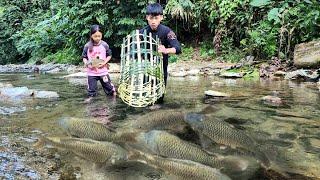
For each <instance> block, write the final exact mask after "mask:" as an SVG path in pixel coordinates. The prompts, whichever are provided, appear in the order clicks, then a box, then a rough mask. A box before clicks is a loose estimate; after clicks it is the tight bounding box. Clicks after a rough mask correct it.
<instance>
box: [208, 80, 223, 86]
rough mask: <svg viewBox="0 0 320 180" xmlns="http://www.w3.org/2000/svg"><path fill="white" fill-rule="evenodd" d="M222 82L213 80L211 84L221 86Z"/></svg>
mask: <svg viewBox="0 0 320 180" xmlns="http://www.w3.org/2000/svg"><path fill="white" fill-rule="evenodd" d="M223 84H224V83H223V82H220V81H213V82H211V85H212V86H223Z"/></svg>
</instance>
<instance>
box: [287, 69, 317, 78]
mask: <svg viewBox="0 0 320 180" xmlns="http://www.w3.org/2000/svg"><path fill="white" fill-rule="evenodd" d="M318 71H319V70H316V71H311V70H305V69H298V70H296V71H292V72H288V73H286V76H285V79H297V78H302V79H305V80H316V79H318V78H319V77H320V74H319V72H318Z"/></svg>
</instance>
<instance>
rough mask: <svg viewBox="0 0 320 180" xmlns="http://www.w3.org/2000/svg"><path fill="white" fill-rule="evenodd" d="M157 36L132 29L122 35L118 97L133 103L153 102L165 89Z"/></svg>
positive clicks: (149, 103)
mask: <svg viewBox="0 0 320 180" xmlns="http://www.w3.org/2000/svg"><path fill="white" fill-rule="evenodd" d="M158 46H159V38H158V37H156V38H155V39H154V38H153V37H152V34H151V33H150V34H147V33H146V32H144V33H143V34H140V33H139V30H136V31H133V32H132V33H131V34H129V35H128V36H127V37H126V38H124V39H123V43H122V46H121V69H120V82H119V87H118V93H119V97H120V98H121V99H122V100H123V101H124V102H125V103H126V104H128V105H130V106H133V107H145V106H148V105H152V104H154V103H155V102H156V100H157V99H159V98H160V97H161V96H162V95H163V94H164V92H165V85H164V76H163V62H162V60H161V58H160V54H159V53H158V52H157V50H158Z"/></svg>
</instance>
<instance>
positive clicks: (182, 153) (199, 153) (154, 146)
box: [132, 130, 260, 179]
mask: <svg viewBox="0 0 320 180" xmlns="http://www.w3.org/2000/svg"><path fill="white" fill-rule="evenodd" d="M132 146H133V148H135V149H138V150H140V151H144V152H147V153H150V154H156V155H159V156H163V157H168V158H175V159H185V160H190V161H194V162H198V163H201V164H204V165H208V166H210V167H214V168H218V169H221V170H222V172H223V173H226V174H227V175H229V174H230V175H236V176H237V177H239V176H240V175H244V176H245V177H248V176H250V175H253V174H254V172H256V171H257V169H258V168H259V167H260V166H259V164H258V163H257V161H256V160H255V159H253V158H249V157H237V156H222V155H219V154H209V153H207V152H206V151H204V150H202V149H201V148H200V147H199V146H197V145H195V144H192V143H190V142H187V141H184V140H182V139H180V138H178V137H177V136H175V135H172V134H170V133H168V132H166V131H159V130H152V131H149V132H146V133H144V132H142V133H140V134H139V135H138V136H137V137H136V141H135V144H133V145H132ZM238 179H239V178H238Z"/></svg>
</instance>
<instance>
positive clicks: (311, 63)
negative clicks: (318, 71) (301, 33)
mask: <svg viewBox="0 0 320 180" xmlns="http://www.w3.org/2000/svg"><path fill="white" fill-rule="evenodd" d="M293 63H294V65H295V66H297V67H302V68H311V67H320V41H311V42H307V43H301V44H298V45H296V46H295V48H294V58H293Z"/></svg>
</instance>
